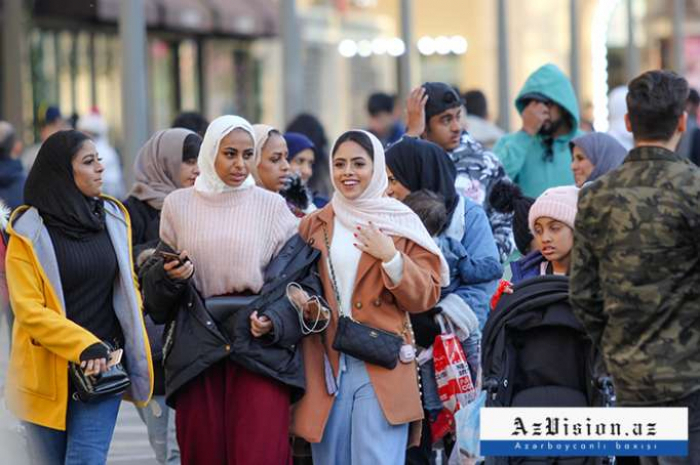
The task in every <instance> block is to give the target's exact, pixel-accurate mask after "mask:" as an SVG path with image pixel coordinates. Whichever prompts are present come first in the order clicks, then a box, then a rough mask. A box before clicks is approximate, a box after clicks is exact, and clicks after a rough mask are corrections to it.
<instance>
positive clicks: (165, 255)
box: [156, 250, 189, 266]
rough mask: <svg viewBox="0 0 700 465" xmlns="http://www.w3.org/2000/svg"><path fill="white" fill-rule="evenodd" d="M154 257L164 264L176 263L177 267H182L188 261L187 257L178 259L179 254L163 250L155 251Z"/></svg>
mask: <svg viewBox="0 0 700 465" xmlns="http://www.w3.org/2000/svg"><path fill="white" fill-rule="evenodd" d="M156 255H158V256H159V257H161V258H162V259H163V261H165V263H168V262H171V261H178V262H179V264H178V266H182V265H184V264H185V262H187V261H189V257H185V258H184V259H183V258H181V257H180V255H181V254H178V253H174V252H166V251H164V250H156Z"/></svg>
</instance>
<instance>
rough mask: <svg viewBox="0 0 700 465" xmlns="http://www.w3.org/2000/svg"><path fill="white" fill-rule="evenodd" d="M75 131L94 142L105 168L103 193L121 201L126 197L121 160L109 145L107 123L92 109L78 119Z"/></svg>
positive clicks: (97, 111)
mask: <svg viewBox="0 0 700 465" xmlns="http://www.w3.org/2000/svg"><path fill="white" fill-rule="evenodd" d="M76 129H77V130H78V131H80V132H84V133H85V134H87V135H88V136H90V138H91V139H92V140H93V141H94V142H95V147H96V148H97V153H98V155H99V157H100V158H101V159H102V166H104V168H105V170H104V173H103V174H102V182H103V184H102V190H103V192H104V193H105V194H107V195H111V196H112V197H114V198H116V199H119V200H121V199H123V198H124V196H125V195H126V188H125V187H124V176H123V174H122V166H121V160H120V158H119V154H118V153H117V151H116V150H115V149H114V147H112V146H111V145H110V144H109V140H108V138H107V133H108V130H109V128H108V126H107V121H106V120H105V119H104V117H103V116H102V115H101V114H100V112H99V110H97V108H93V109H92V110H91V111H90V113H88V114H87V115H84V116H81V117H80V118H79V119H78V123H77V124H76Z"/></svg>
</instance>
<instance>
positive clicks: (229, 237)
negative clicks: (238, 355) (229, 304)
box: [160, 187, 298, 298]
mask: <svg viewBox="0 0 700 465" xmlns="http://www.w3.org/2000/svg"><path fill="white" fill-rule="evenodd" d="M297 225H298V220H297V218H295V217H294V215H292V213H291V212H290V211H289V209H288V208H287V205H286V203H285V201H284V199H283V198H282V197H281V196H279V195H278V194H274V193H272V192H268V191H266V190H263V189H261V188H259V187H250V188H247V189H243V190H236V191H232V192H224V193H217V194H210V193H203V192H199V191H196V190H194V188H188V189H180V190H177V191H175V192H173V193H171V194H170V195H168V196H167V197H166V198H165V203H164V204H163V211H162V213H161V220H160V237H161V239H162V240H163V241H165V243H167V244H168V245H170V246H171V247H172V248H173V249H175V250H177V251H182V250H187V251H188V252H189V254H190V257H191V259H192V262H193V263H194V270H195V271H194V282H195V285H196V287H197V289H198V290H199V291H200V292H201V293H202V295H203V297H204V298H207V297H211V296H215V295H223V294H233V293H240V292H245V291H249V292H253V293H257V292H259V291H260V289H261V288H262V286H263V272H264V270H265V267H266V266H267V264H268V263H269V262H270V260H271V259H272V258H273V257H274V256H275V254H276V253H277V252H278V251H279V250H280V249H281V248H282V246H283V245H284V243H285V242H286V241H287V240H288V239H289V238H290V237H292V236H293V235H294V234H295V233H296V229H297Z"/></svg>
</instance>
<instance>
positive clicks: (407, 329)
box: [323, 226, 416, 346]
mask: <svg viewBox="0 0 700 465" xmlns="http://www.w3.org/2000/svg"><path fill="white" fill-rule="evenodd" d="M323 240H324V242H325V243H326V251H327V254H328V266H329V268H330V269H331V281H333V293H334V294H335V300H336V302H337V303H338V313H339V314H340V315H342V316H346V317H348V318H350V319H351V320H352V321H355V319H354V318H353V317H352V315H345V314H344V313H343V305H342V304H341V303H340V292H339V291H338V282H337V280H336V278H335V268H334V267H333V260H331V244H330V241H329V240H328V230H327V229H326V227H325V226H324V227H323ZM401 335H402V336H409V339H410V341H411V344H412V345H413V346H415V345H416V336H415V334H414V333H413V325H412V324H411V320H410V317H409V316H408V313H406V315H405V318H404V321H403V331H401Z"/></svg>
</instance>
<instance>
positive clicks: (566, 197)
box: [528, 186, 579, 275]
mask: <svg viewBox="0 0 700 465" xmlns="http://www.w3.org/2000/svg"><path fill="white" fill-rule="evenodd" d="M578 191H579V189H578V187H575V186H561V187H553V188H551V189H547V190H546V191H544V193H543V194H542V195H540V196H539V197H538V198H537V200H535V203H534V204H533V205H532V208H530V214H529V217H528V222H529V225H530V231H532V235H533V236H535V241H536V242H537V245H538V248H539V250H540V253H541V254H542V256H543V257H544V259H545V260H546V263H545V262H543V263H542V265H541V268H540V273H539V274H540V275H543V274H560V275H567V274H569V263H570V262H571V249H572V248H573V247H574V221H575V220H576V205H577V203H578Z"/></svg>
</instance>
